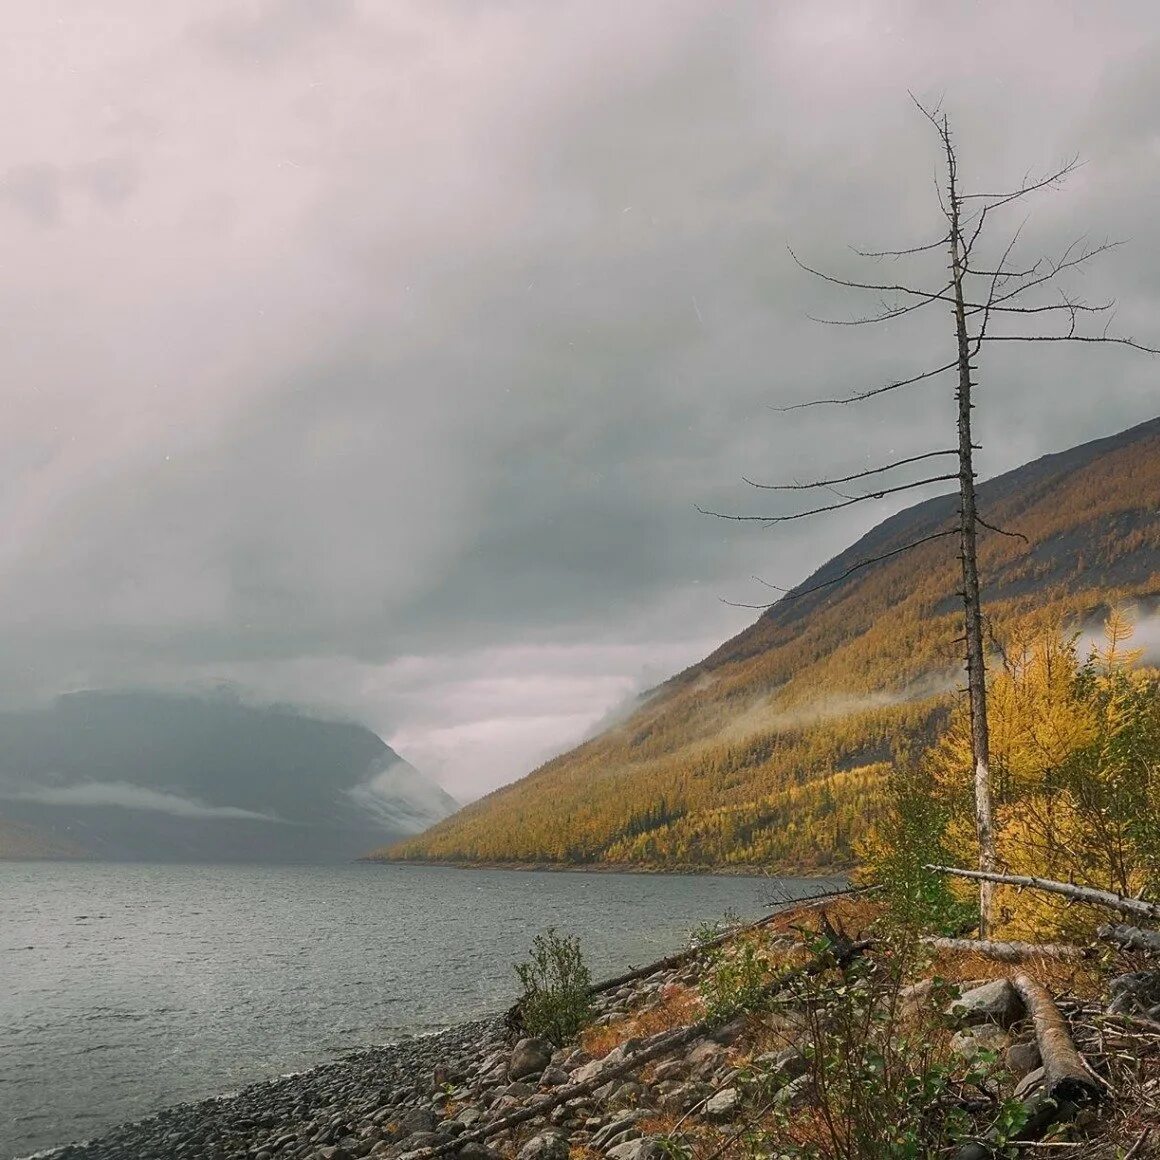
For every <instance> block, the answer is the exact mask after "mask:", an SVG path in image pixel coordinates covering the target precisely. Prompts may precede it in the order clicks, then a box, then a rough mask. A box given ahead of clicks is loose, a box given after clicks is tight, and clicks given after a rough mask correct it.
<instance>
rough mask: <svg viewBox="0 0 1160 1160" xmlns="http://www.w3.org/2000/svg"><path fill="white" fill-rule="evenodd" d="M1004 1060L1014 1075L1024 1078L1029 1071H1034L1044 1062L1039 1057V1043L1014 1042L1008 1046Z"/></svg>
mask: <svg viewBox="0 0 1160 1160" xmlns="http://www.w3.org/2000/svg"><path fill="white" fill-rule="evenodd" d="M1003 1062H1004V1063H1005V1064H1006V1065H1007V1070H1008V1071H1009V1072H1010V1073H1011V1074H1012V1075H1013V1076H1015V1077H1016V1078H1017V1079H1022V1078H1023V1077H1024V1076H1025V1075H1026V1074H1027V1073H1028V1072H1029V1071H1034V1070H1035V1069H1036V1068H1037V1067H1038V1066H1039V1065H1040V1064H1041V1063H1042V1062H1043V1061H1042V1060H1041V1059H1040V1058H1039V1044H1037V1043H1012V1044H1011V1046H1010V1047H1008V1048H1007V1054H1006V1056H1005V1057H1004V1060H1003Z"/></svg>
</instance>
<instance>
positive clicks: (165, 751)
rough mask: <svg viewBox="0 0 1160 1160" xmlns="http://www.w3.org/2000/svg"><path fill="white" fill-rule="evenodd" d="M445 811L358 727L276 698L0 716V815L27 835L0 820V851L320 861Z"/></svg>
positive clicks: (128, 696)
mask: <svg viewBox="0 0 1160 1160" xmlns="http://www.w3.org/2000/svg"><path fill="white" fill-rule="evenodd" d="M455 808H456V803H455V802H454V800H453V799H452V798H451V797H449V796H448V794H446V793H445V792H444V791H443V790H442V789H440V788H439V787H438V786H437V785H435V784H434V783H433V782H431V781H429V780H428V779H426V778H424V777H423V776H422V774H420V773H419V772H418V771H417V770H416V769H415V768H414V767H413V766H411V765H409V764H408V763H407V762H406V761H404V760H403V759H402V758H401V757H399V755H398V754H397V753H395V752H394V751H393V750H392V749H390V748H389V747H388V746H387V745H385V744H384V743H383V741H382V740H381V739H380V738H378V737H377V736H375V734H374V733H372V732H370V730H368V729H365V728H363V727H362V726H360V725H354V724H349V723H345V722H338V721H324V720H318V719H315V718H311V717H309V716H304V715H303V714H301V713H299V712H296V711H295V710H293V709H289V708H277V707H276V708H264V707H255V706H251V705H246V704H242V703H241V702H239V701H237V700H236V699H233V698H230V697H226V696H221V695H219V696H217V697H214V698H192V697H176V696H164V695H157V694H150V693H137V692H121V693H76V694H72V695H70V696H66V697H61V698H60V699H59V700H57V701H56V702H55V704H53V705H52V706H51V707H50V708H48V709H41V710H30V711H25V712H19V713H0V817H3V818H4V819H5V820H6V821H7V822H10V823H17V824H19V825H20V826H22V827H33V829H34V831H35V832H36V833H38V834H39V835H40V843H39V845H37V844H36V843H35V842H33V841H32V839H31V838H30V836H29V832H28V830H27V829H24V830H21V831H20V832H17V831H12V832H10V833H5V832H4V831H2V830H0V856H5V854H6V853H7V852H8V851H7V849H6V844H7V845H8V847H9V848H10V849H11V850H12V851H13V856H28V855H29V852H30V851H31V852H33V853H36V852H39V853H41V854H43V855H46V856H60V855H61V854H62V852H63V853H64V854H66V855H67V854H69V853H71V854H73V855H80V854H89V855H93V856H100V857H104V858H113V859H118V860H138V859H148V860H162V861H173V860H179V861H206V860H232V861H258V862H261V861H282V862H284V861H293V862H303V861H305V862H329V861H336V860H345V859H351V858H355V857H357V856H359V855H360V854H362V853H364V852H365V851H366V850H367V849H369V848H370V847H371V846H373V845H375V844H376V843H378V842H381V841H382V840H383V839H384V836H386V835H392V836H395V837H399V836H402V835H405V834H413V833H417V832H418V831H420V830H422V829H424V828H425V827H427V826H429V825H431V824H432V823H433V822H435V821H438V820H439V819H440V818H443V817H445V816H446V815H447V814H449V813H451V812H452V811H453V810H454V809H455ZM17 838H19V839H20V844H19V845H17ZM6 839H7V843H6Z"/></svg>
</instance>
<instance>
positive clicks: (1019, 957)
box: [922, 938, 1094, 963]
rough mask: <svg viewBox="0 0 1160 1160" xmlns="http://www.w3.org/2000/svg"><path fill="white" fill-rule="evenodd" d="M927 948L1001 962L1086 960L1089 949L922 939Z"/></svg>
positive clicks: (1090, 951)
mask: <svg viewBox="0 0 1160 1160" xmlns="http://www.w3.org/2000/svg"><path fill="white" fill-rule="evenodd" d="M922 941H923V942H924V943H926V945H927V946H932V947H934V948H935V950H940V951H966V952H969V953H971V954H976V955H982V956H983V957H984V958H988V959H994V960H996V962H1000V963H1025V962H1026V961H1027V960H1028V959H1038V958H1045V959H1067V960H1070V959H1086V958H1090V957H1091V956H1092V954H1093V953H1094V952H1093V951H1092V949H1091V947H1079V946H1072V945H1070V944H1067V943H1028V942H995V941H993V940H991V939H977V938H924V939H923V940H922Z"/></svg>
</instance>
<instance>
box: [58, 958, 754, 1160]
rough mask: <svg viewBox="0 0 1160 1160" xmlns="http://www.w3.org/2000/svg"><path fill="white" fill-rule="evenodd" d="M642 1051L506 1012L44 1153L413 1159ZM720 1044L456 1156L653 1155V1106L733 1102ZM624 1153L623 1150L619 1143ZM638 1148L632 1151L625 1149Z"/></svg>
mask: <svg viewBox="0 0 1160 1160" xmlns="http://www.w3.org/2000/svg"><path fill="white" fill-rule="evenodd" d="M695 971H696V967H695V966H686V967H684V968H682V969H671V970H667V971H666V970H662V971H659V972H657V973H656V974H655V975H652V976H650V977H648V978H645V979H641V980H636V981H633V982H632V983H628V984H625V985H623V986H621V987H619V988H617V989H616V990H614V991H612V992H611V993H609V994H607V995H601V996H598V998H597V1003H596V1010H597V1023H598V1024H603V1025H605V1026H608V1025H610V1024H612V1023H615V1022H616V1021H618V1020H620V1019H622V1018H623V1017H624V1015H626V1014H627V1013H628V1011H629V1010H633V1009H636V1010H639V1009H640V1008H641V1007H642V1005H647V1004H648V1003H649V1002H650V1001H655V999H656V997H657V996H658V995H659V994H660V993H661V991H662V989H663V988H665V987H666V986H671V985H674V984H677V985H679V984H680V983H682V982H684V983H689V982H692V981H694V979H695ZM639 1046H640V1043H639V1041H630V1042H628V1043H622V1044H620V1045H618V1046H617V1047H616V1048H615V1049H614V1050H612V1051H609V1052H608V1053H606V1055H605V1056H604V1057H603V1058H601V1059H593V1057H592V1056H591V1055H589V1054H588V1053H586V1052H585V1051H583V1050H582V1049H581V1048H579V1047H568V1048H563V1049H559V1050H557V1049H554V1048H553V1047H552V1045H551V1044H549V1043H547V1042H546V1041H544V1040H538V1039H529V1038H525V1039H520V1040H518V1041H516V1042H515V1043H513V1042H512V1036H511V1034H510V1033H509V1031H508V1029H507V1027H506V1026H505V1023H504V1020H503V1019H502V1017H497V1018H494V1019H490V1020H484V1021H479V1022H474V1023H467V1024H463V1025H461V1026H458V1027H452V1028H450V1029H448V1030H446V1031H443V1032H440V1033H438V1034H435V1035H429V1036H423V1037H416V1038H410V1039H405V1040H403V1041H401V1042H399V1043H395V1044H390V1045H387V1046H383V1047H375V1048H370V1049H366V1050H362V1051H358V1052H354V1053H351V1054H349V1055H347V1056H344V1057H343V1058H342V1059H341V1060H337V1061H335V1062H333V1063H328V1064H324V1065H322V1066H320V1067H317V1068H313V1069H312V1070H310V1071H306V1072H301V1073H299V1074H296V1075H291V1076H286V1077H283V1078H280V1079H276V1080H271V1081H268V1082H263V1083H257V1084H252V1085H250V1086H249V1087H247V1088H245V1089H243V1090H242V1091H241V1092H239V1093H237V1094H236V1095H231V1096H224V1097H220V1098H215V1099H207V1100H202V1101H200V1102H197V1103H190V1104H181V1105H178V1106H176V1107H173V1108H169V1109H166V1110H165V1111H163V1112H160V1113H158V1114H157V1115H155V1116H152V1117H150V1118H148V1119H145V1120H140V1121H137V1122H135V1123H130V1124H124V1125H122V1126H120V1127H118V1128H116V1129H114V1130H113V1131H111V1132H109V1133H107V1134H106V1135H104V1136H101V1137H99V1138H97V1139H94V1140H90V1141H87V1142H85V1143H78V1144H69V1145H65V1146H64V1147H60V1148H56V1149H53V1150H51V1151H49V1152H41V1153H37V1156H38V1157H44V1158H47V1157H51V1158H52V1160H181V1158H185V1160H243V1158H244V1160H358V1158H360V1157H364V1156H373V1157H385V1158H387V1160H399V1158H405V1157H406V1156H407V1154H408V1153H412V1152H419V1150H420V1149H426V1148H430V1147H438V1146H440V1145H450V1144H452V1142H453V1141H455V1139H456V1137H458V1136H460V1135H462V1134H463V1133H465V1132H468V1131H469V1130H471V1129H479V1128H481V1127H484V1126H485V1125H487V1124H488V1123H489V1122H490V1121H492V1120H494V1119H497V1118H499V1117H501V1116H504V1115H505V1114H507V1113H510V1112H511V1111H512V1110H513V1109H516V1108H519V1107H521V1106H522V1105H524V1104H526V1103H528V1102H530V1101H532V1100H535V1099H537V1098H542V1097H543V1096H544V1095H545V1094H548V1093H550V1092H551V1091H552V1090H553V1089H554V1088H557V1087H560V1086H562V1085H564V1084H567V1083H574V1082H578V1081H583V1080H587V1079H591V1078H593V1077H594V1076H595V1075H597V1074H598V1072H599V1070H600V1069H601V1068H602V1067H610V1066H612V1065H613V1064H615V1063H616V1062H618V1061H619V1060H620V1059H622V1058H623V1057H624V1056H625V1054H626V1053H627V1052H628V1051H630V1050H633V1049H636V1048H638V1047H639ZM730 1070H731V1069H730V1065H729V1062H728V1060H727V1057H726V1051H725V1048H724V1047H723V1046H721V1045H719V1044H717V1043H714V1042H712V1041H710V1040H706V1041H704V1043H701V1044H697V1045H694V1046H693V1047H692V1048H691V1049H690V1050H689V1051H688V1052H687V1053H686V1057H685V1058H683V1059H682V1060H681V1061H679V1062H678V1061H669V1062H668V1063H666V1064H663V1065H662V1066H661V1067H660V1068H658V1069H657V1077H656V1080H657V1083H658V1084H659V1087H658V1088H657V1089H656V1090H653V1091H649V1092H646V1091H645V1089H644V1087H643V1086H642V1085H641V1084H640V1083H639V1082H636V1081H634V1080H626V1081H618V1080H614V1081H612V1082H610V1083H609V1084H608V1085H606V1086H607V1089H608V1090H605V1089H604V1088H601V1089H598V1090H597V1091H596V1092H594V1093H593V1094H592V1095H591V1096H590V1097H588V1098H583V1099H579V1100H576V1101H573V1102H570V1103H569V1104H568V1105H567V1106H566V1107H562V1108H558V1109H556V1110H555V1111H554V1112H553V1113H551V1114H550V1115H549V1116H546V1117H544V1118H542V1119H532V1120H530V1121H528V1122H527V1123H526V1124H525V1125H523V1126H522V1128H521V1130H520V1131H519V1132H517V1133H514V1134H510V1133H505V1134H503V1135H502V1136H500V1137H499V1138H498V1139H496V1140H495V1141H494V1142H493V1143H491V1144H489V1145H485V1144H481V1143H467V1144H464V1145H463V1146H462V1147H461V1148H458V1149H455V1154H456V1155H457V1156H459V1157H461V1158H462V1160H495V1158H497V1157H498V1156H500V1155H502V1154H516V1153H518V1154H519V1156H520V1157H521V1158H522V1160H564V1158H565V1157H567V1155H568V1152H569V1149H570V1148H571V1147H577V1146H580V1145H587V1146H589V1147H590V1148H592V1149H593V1150H595V1151H600V1152H603V1153H606V1154H608V1155H610V1156H612V1157H613V1160H644V1158H645V1157H646V1156H650V1155H652V1154H653V1153H652V1152H651V1151H649V1150H642V1145H641V1136H642V1133H641V1131H640V1130H639V1129H638V1128H637V1127H636V1125H637V1124H638V1123H639V1122H640V1121H641V1120H643V1119H644V1118H645V1115H646V1114H647V1109H648V1108H650V1107H651V1108H652V1109H653V1110H655V1109H656V1107H657V1105H658V1104H664V1105H665V1106H667V1107H669V1108H679V1109H684V1108H685V1107H687V1106H691V1105H692V1104H693V1103H695V1102H697V1101H698V1100H701V1099H703V1098H704V1096H705V1095H706V1094H712V1093H713V1092H714V1091H716V1090H717V1089H720V1091H721V1092H723V1093H724V1094H723V1095H721V1096H719V1097H718V1100H717V1107H718V1108H719V1109H720V1110H722V1111H724V1110H725V1109H726V1108H727V1107H729V1106H730V1103H729V1102H730V1099H731V1097H730V1095H729V1089H728V1079H729V1074H730ZM622 1145H626V1146H625V1147H622ZM629 1145H631V1146H629Z"/></svg>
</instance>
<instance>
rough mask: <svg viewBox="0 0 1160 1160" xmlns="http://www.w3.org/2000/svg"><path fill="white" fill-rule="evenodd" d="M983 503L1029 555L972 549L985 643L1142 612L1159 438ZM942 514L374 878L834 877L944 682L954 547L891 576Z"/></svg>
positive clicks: (1051, 473)
mask: <svg viewBox="0 0 1160 1160" xmlns="http://www.w3.org/2000/svg"><path fill="white" fill-rule="evenodd" d="M979 502H980V511H981V514H982V516H983V517H984V518H985V519H986V520H987V521H988V523H990V524H992V525H994V526H995V527H996V528H1003V529H1006V530H1007V531H1009V532H1017V533H1020V534H1021V535H1023V536H1026V537H1027V540H1026V542H1025V541H1023V540H1021V539H1018V538H1015V537H1013V536H1010V535H1003V534H1000V533H998V532H986V531H984V532H983V533H982V539H981V541H980V548H979V551H980V569H981V574H982V578H983V583H984V603H985V606H986V609H985V610H986V613H987V616H988V619H989V623H990V625H991V627H992V629H993V630H994V632H995V634H996V635H997V637H998V639H1002V635H1003V633H1004V632H1006V631H1008V630H1010V629H1011V628H1012V627H1013V626H1015V625H1016V624H1017V623H1018V622H1020V621H1025V620H1027V619H1029V618H1031V617H1037V616H1042V615H1047V616H1056V617H1059V618H1063V619H1064V620H1065V621H1066V622H1067V623H1070V624H1073V625H1078V624H1082V623H1085V621H1086V620H1088V619H1090V618H1092V617H1093V616H1094V615H1096V614H1098V613H1099V612H1100V611H1101V609H1104V608H1106V606H1107V605H1108V603H1109V602H1110V601H1113V600H1121V601H1127V602H1129V603H1135V604H1136V605H1137V606H1138V607H1139V608H1141V609H1144V610H1148V609H1152V608H1154V607H1155V602H1156V598H1157V597H1158V596H1160V419H1153V420H1151V421H1150V422H1147V423H1144V424H1141V425H1140V426H1138V427H1134V428H1132V429H1131V430H1129V431H1125V432H1123V433H1121V434H1119V435H1115V436H1112V437H1110V438H1107V439H1099V440H1096V441H1095V442H1092V443H1086V444H1084V445H1082V446H1080V447H1075V448H1073V449H1071V450H1070V451H1065V452H1063V453H1061V454H1057V455H1047V456H1044V457H1043V458H1042V459H1038V460H1036V461H1035V462H1033V463H1029V464H1027V465H1025V466H1023V467H1020V468H1018V469H1016V470H1014V471H1010V472H1007V473H1006V474H1005V475H1001V476H998V477H996V478H995V479H992V480H989V481H987V482H985V483H983V484H982V485H981V486H980V488H979ZM957 506H958V499H957V495H944V496H940V497H937V498H935V499H931V500H927V501H926V502H924V503H920V504H917V505H915V506H914V507H912V508H909V509H908V510H906V511H903V512H901V513H899V514H898V515H896V516H893V517H892V518H890V519H888V520H885V521H884V522H883V523H881V524H879V525H878V526H877V527H876V528H874V529H873V530H872V531H871V532H869V533H868V534H867V535H866V536H864V537H863V538H862V539H861V540H859V541H858V542H857V543H855V544H853V545H852V546H851V547H850V548H848V549H847V550H846V551H844V552H842V553H841V554H840V555H838V556H836V557H835V558H834V559H832V560H831V561H829V562H828V563H827V564H825V565H824V566H823V567H822V568H820V569H818V571H817V572H816V573H815V574H814V575H813V576H811V577H809V579H808V580H806V581H804V582H803V584H802V585H800V586H799V588H798V589H796V590H795V592H793V593H791V594H790V595H789V596H787V597H786V598H784V599H782V600H779V601H778V602H777V604H775V605H774V606H773V607H772V608H771V609H769V611H768V612H766V613H765V614H764V615H762V616H761V617H760V618H759V619H758V620H757V622H756V623H755V624H753V625H752V626H751V627H750V628H747V629H746V630H745V631H744V632H742V633H740V634H739V635H738V636H736V637H734V638H733V639H732V640H730V641H727V642H726V643H725V644H723V645H722V646H721V647H720V648H719V649H717V650H716V651H715V652H714V653H712V654H711V655H710V656H708V657H706V658H705V660H703V661H701V662H700V663H699V664H696V665H693V666H692V667H691V668H689V669H688V670H686V671H685V672H683V673H681V674H679V675H678V676H675V677H673V678H672V679H671V680H669V681H668V682H666V683H665V684H664V685H662V686H660V687H659V688H658V689H655V690H653V692H652V693H651V694H649V695H648V696H647V697H645V698H644V700H643V703H642V704H641V706H640V707H639V708H638V709H637V710H636V712H634V713H633V714H632V715H631V716H630V717H629V718H628V719H627V720H625V721H624V722H622V723H620V724H617V725H615V726H613V727H612V728H610V729H608V730H606V731H605V732H603V733H601V734H600V735H599V736H597V737H595V738H593V739H592V740H590V741H587V742H585V743H584V744H583V745H580V746H579V747H577V748H576V749H574V750H572V751H571V752H569V753H565V754H564V755H562V756H561V757H557V758H556V759H555V760H553V761H550V762H548V763H547V764H546V765H544V766H542V767H541V768H539V769H537V770H536V771H535V772H534V773H531V774H529V775H528V776H527V777H525V778H523V779H522V780H521V781H518V782H515V783H514V784H512V785H509V786H505V787H504V788H502V789H499V790H497V791H495V792H494V793H492V794H490V795H488V796H487V797H485V798H483V799H481V800H480V801H478V802H475V803H473V804H471V805H470V806H468V807H467V808H466V809H463V810H461V811H460V812H459V813H458V814H455V815H454V816H453V817H451V818H448V819H447V820H445V821H443V822H441V823H439V824H438V825H436V826H435V827H434V828H432V829H431V830H429V831H427V832H426V833H424V834H422V835H421V836H419V837H416V838H412V839H410V840H407V841H404V842H402V843H400V844H398V845H396V846H394V847H393V848H391V849H389V850H386V851H382V852H380V855H379V856H382V857H388V858H403V859H417V860H425V859H445V860H452V861H466V862H472V861H485V862H522V863H529V862H530V863H576V864H588V863H596V862H610V863H617V864H639V865H642V866H654V867H669V868H678V867H690V868H696V867H713V866H723V865H757V864H760V865H762V866H765V867H772V868H782V869H789V868H798V869H821V868H826V867H833V866H836V865H843V864H848V863H849V862H850V861H851V859H852V857H853V851H854V849H855V846H856V843H857V841H858V839H859V838H860V837H861V836H862V835H863V834H864V833H865V832H866V829H867V826H868V824H869V823H870V822H871V821H872V820H873V818H874V815H875V811H876V810H877V808H878V803H879V802H880V801H881V786H882V778H883V777H884V776H885V774H886V772H887V770H888V769H889V763H890V762H891V760H892V759H893V757H894V756H895V754H896V753H897V752H898V751H899V750H900V749H901V748H903V747H908V746H914V745H916V744H922V743H924V742H925V741H927V740H929V739H930V738H931V737H933V736H934V735H935V734H936V733H937V731H938V729H939V728H940V726H941V725H942V723H943V722H944V721H945V718H946V714H947V712H948V709H949V705H950V703H951V690H952V689H953V688H954V687H955V686H956V685H958V684H960V683H961V680H962V673H961V668H962V666H961V659H960V650H961V646H960V645H958V644H956V643H955V638H956V637H957V636H959V634H960V632H961V628H960V624H961V608H960V605H959V601H958V597H957V596H956V590H957V589H958V587H959V575H958V560H957V557H956V543H955V540H954V538H953V537H950V536H948V537H945V538H939V539H933V540H929V541H928V542H926V543H923V544H921V545H920V546H918V547H915V548H914V549H912V550H910V551H906V552H901V553H897V554H894V555H891V553H896V552H897V550H898V549H900V548H902V547H904V546H905V545H908V544H911V543H913V542H914V541H916V540H921V539H923V538H924V537H928V536H932V535H934V533H936V532H940V531H943V530H945V529H948V528H951V527H953V526H954V523H955V520H956V518H957V514H956V513H957ZM876 557H884V558H882V559H881V560H880V561H879V562H877V563H873V564H871V565H870V566H868V567H860V566H858V565H860V564H861V563H862V562H864V561H868V560H871V559H873V558H876ZM827 581H833V583H829V584H826V582H827ZM823 584H824V585H825V586H824V587H818V586H819V585H823ZM815 589H816V590H815Z"/></svg>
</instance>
